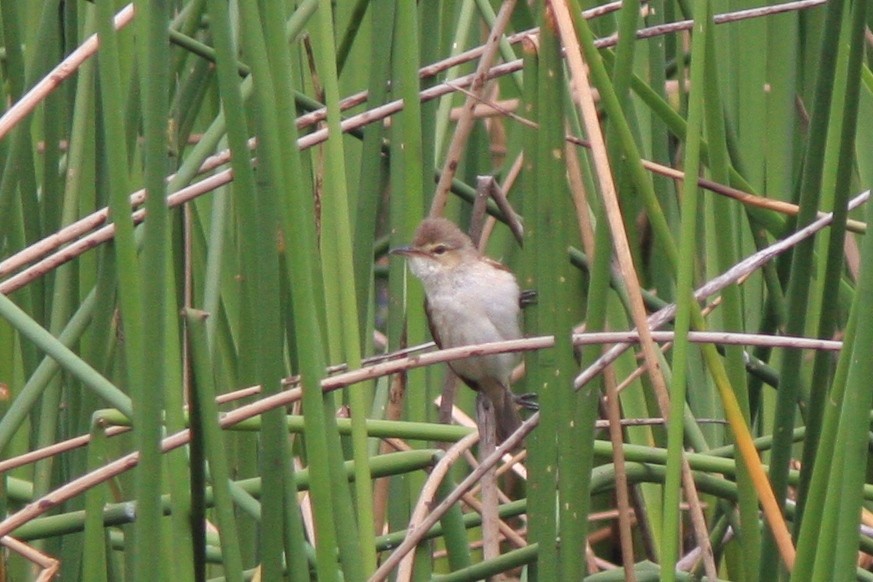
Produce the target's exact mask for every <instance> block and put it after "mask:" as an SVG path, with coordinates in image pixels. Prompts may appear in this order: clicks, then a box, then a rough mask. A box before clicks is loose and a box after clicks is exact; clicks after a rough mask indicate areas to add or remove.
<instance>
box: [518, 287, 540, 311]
mask: <svg viewBox="0 0 873 582" xmlns="http://www.w3.org/2000/svg"><path fill="white" fill-rule="evenodd" d="M536 304H537V290H536V289H525V290H523V291H522V292H521V295H519V297H518V306H519V307H521V308H522V309H524V308H525V307H527V306H528V305H536Z"/></svg>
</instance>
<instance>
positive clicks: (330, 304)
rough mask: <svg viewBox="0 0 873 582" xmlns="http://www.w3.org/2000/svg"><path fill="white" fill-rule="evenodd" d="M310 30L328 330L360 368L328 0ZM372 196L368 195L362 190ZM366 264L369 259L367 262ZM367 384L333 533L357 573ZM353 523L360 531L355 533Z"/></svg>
mask: <svg viewBox="0 0 873 582" xmlns="http://www.w3.org/2000/svg"><path fill="white" fill-rule="evenodd" d="M315 18H316V23H315V25H314V26H313V27H312V28H311V32H312V37H313V44H314V49H315V57H316V66H317V69H318V76H319V79H320V81H321V83H322V89H323V91H324V100H325V104H326V106H327V125H328V129H329V131H330V137H329V138H328V140H327V142H326V143H325V144H324V158H323V160H324V165H325V172H324V176H323V184H322V185H323V194H322V203H323V211H322V215H321V216H322V232H324V233H325V234H326V236H322V238H321V241H322V248H323V254H322V257H323V261H324V272H325V273H326V274H328V275H327V276H326V277H325V280H324V290H325V303H326V306H327V308H328V309H329V310H336V311H337V312H338V315H339V322H338V323H339V324H340V325H339V328H338V329H328V337H329V341H330V343H331V345H334V346H336V352H335V353H336V354H337V355H339V356H340V357H339V358H338V359H337V360H336V361H344V362H346V363H347V364H348V366H349V368H352V369H354V368H359V367H360V366H361V352H362V350H361V336H360V333H359V331H358V326H359V316H358V315H359V314H358V304H357V300H356V297H355V291H356V286H355V271H354V261H353V253H352V228H351V223H350V220H349V201H348V196H349V193H348V191H347V189H346V180H347V177H346V167H345V158H344V152H343V141H342V140H343V136H342V131H341V128H340V111H339V80H338V78H337V76H338V73H337V68H336V54H335V51H334V44H333V42H334V25H333V17H332V14H331V3H330V1H329V0H322V2H321V4H320V5H319V10H318V12H317V13H316V15H315ZM366 195H368V196H372V193H366ZM368 262H369V261H368ZM371 387H372V383H371V382H364V383H361V384H360V385H357V386H352V387H350V389H349V391H348V394H349V401H350V404H351V412H352V448H353V454H354V459H355V471H356V474H355V493H356V502H357V506H356V513H357V524H355V520H354V519H353V516H352V514H351V512H346V513H340V514H338V515H337V518H338V520H339V521H338V522H337V533H338V535H340V536H351V537H352V538H354V539H355V541H356V542H357V543H358V544H359V545H358V548H359V551H360V559H361V560H362V562H363V563H362V564H361V565H360V567H361V568H362V570H358V571H360V573H361V574H365V573H371V572H373V571H375V570H376V552H375V549H374V546H375V532H374V530H373V523H374V517H373V491H372V486H371V481H370V474H369V469H368V467H367V458H368V449H367V427H366V419H367V413H368V412H369V408H370V407H369V402H368V400H369V398H368V395H369V394H370V393H371ZM356 527H357V530H358V535H357V536H354V535H353V533H352V532H353V531H354V530H355V528H356Z"/></svg>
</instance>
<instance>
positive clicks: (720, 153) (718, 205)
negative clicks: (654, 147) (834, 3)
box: [704, 34, 761, 580]
mask: <svg viewBox="0 0 873 582" xmlns="http://www.w3.org/2000/svg"><path fill="white" fill-rule="evenodd" d="M714 39H715V35H714V34H709V35H707V38H706V43H707V50H706V67H705V71H706V72H705V74H706V85H705V87H704V91H705V92H706V94H705V102H706V106H705V108H704V109H705V113H704V114H705V117H706V121H705V124H706V134H707V138H708V143H709V145H710V147H709V153H710V155H709V167H710V168H711V171H712V179H713V180H714V181H716V182H718V183H721V184H727V183H729V181H730V176H729V174H730V172H729V168H730V158H729V156H728V151H727V136H726V129H725V121H724V117H723V113H722V112H723V110H724V109H723V107H722V100H721V90H720V86H719V82H718V71H719V70H720V69H719V67H718V60H717V53H716V50H715V40H714ZM740 215H741V209H738V208H737V207H736V204H735V203H733V201H731V200H728V199H727V198H725V197H723V196H714V197H712V199H711V217H712V221H711V222H709V223H708V224H709V225H710V226H711V227H712V238H710V239H709V240H710V241H711V246H713V247H715V248H714V249H713V250H714V254H715V268H716V270H717V271H718V272H725V271H727V270H728V269H729V268H730V267H731V266H732V265H734V264H736V263H737V262H738V261H739V260H740V257H739V256H738V249H739V244H738V240H737V239H738V236H737V230H738V229H737V224H739V221H738V217H739V216H740ZM721 297H722V308H721V310H720V313H721V317H722V321H723V322H724V329H725V330H726V331H736V332H742V331H744V320H743V303H742V297H741V295H740V290H739V288H738V287H737V286H730V287H728V288H726V289H725V290H724V291H722V294H721ZM724 354H725V360H726V362H725V363H726V368H727V370H726V371H727V374H728V379H729V381H730V385H731V386H732V387H733V389H734V393H735V394H736V397H737V401H738V402H739V403H740V407H741V408H742V412H743V416H744V417H745V419H746V423H747V424H751V414H750V411H749V396H748V387H747V382H746V370H745V364H744V362H743V357H744V356H743V348H742V347H741V346H724ZM737 490H738V495H739V504H740V525H741V527H742V530H741V531H740V534H741V535H740V536H738V538H739V542H740V545H741V547H742V552H743V555H744V559H743V560H742V567H743V570H742V574H743V576H744V577H745V578H746V579H748V580H754V579H755V577H756V576H757V573H758V568H759V562H760V553H759V552H760V550H761V535H760V528H759V526H758V519H759V518H758V496H757V494H756V492H755V489H754V485H753V483H752V481H751V478H750V477H749V472H748V469H747V467H746V464H745V463H739V464H738V466H737ZM720 543H721V542H720V540H719V541H718V543H716V544H714V545H716V546H717V545H718V544H720Z"/></svg>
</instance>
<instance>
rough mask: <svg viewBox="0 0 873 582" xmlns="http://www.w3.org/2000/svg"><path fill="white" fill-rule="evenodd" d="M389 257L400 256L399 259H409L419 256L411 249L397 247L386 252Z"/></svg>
mask: <svg viewBox="0 0 873 582" xmlns="http://www.w3.org/2000/svg"><path fill="white" fill-rule="evenodd" d="M388 254H389V255H400V256H401V257H409V256H412V255H416V254H419V251H417V250H415V249H414V248H413V247H410V246H405V247H397V248H396V249H391V250H390V251H388Z"/></svg>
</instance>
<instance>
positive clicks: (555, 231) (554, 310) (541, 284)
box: [524, 5, 578, 580]
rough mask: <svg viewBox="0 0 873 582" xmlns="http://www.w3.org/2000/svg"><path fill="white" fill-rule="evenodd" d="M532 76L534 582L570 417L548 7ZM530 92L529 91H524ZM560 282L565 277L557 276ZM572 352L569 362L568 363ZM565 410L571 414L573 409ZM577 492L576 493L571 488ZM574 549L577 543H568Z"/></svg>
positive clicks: (549, 570)
mask: <svg viewBox="0 0 873 582" xmlns="http://www.w3.org/2000/svg"><path fill="white" fill-rule="evenodd" d="M536 72H537V79H536V81H533V80H532V79H531V80H528V79H525V86H527V85H528V83H530V84H531V85H534V86H535V87H536V91H537V92H536V97H535V98H536V106H535V107H536V111H537V112H538V115H537V116H536V117H535V119H536V121H537V123H538V125H539V130H538V131H537V132H536V133H535V134H533V135H532V136H531V138H532V139H531V142H529V144H530V145H531V146H532V147H529V148H528V149H527V155H528V156H530V157H531V158H532V160H533V164H534V165H533V168H532V171H533V172H535V173H536V189H535V190H532V191H530V192H528V195H529V196H531V197H532V199H529V200H528V201H526V204H525V213H526V215H527V217H528V225H529V226H528V228H527V232H526V239H527V241H526V242H527V244H526V248H525V250H526V252H527V253H530V255H529V256H532V257H533V261H534V263H533V267H532V269H531V270H530V271H529V273H530V275H531V276H532V277H533V280H532V281H531V282H528V281H525V282H524V286H525V287H528V286H529V283H531V284H532V286H533V287H534V288H535V289H536V290H537V294H538V295H537V305H536V306H535V307H534V308H533V309H530V310H528V313H527V314H526V317H527V322H528V333H531V334H533V335H545V334H554V336H555V347H554V348H553V349H550V350H543V351H537V352H534V353H532V354H530V356H529V357H528V371H527V374H528V385H529V387H530V388H531V389H532V390H533V391H534V392H536V393H537V398H538V403H539V407H540V424H539V426H538V427H537V430H536V431H534V432H533V433H531V435H530V436H529V437H528V439H527V445H528V475H529V480H528V528H529V536H530V541H531V542H532V543H536V544H538V547H539V552H538V560H537V566H536V570H535V575H536V578H534V579H539V580H558V579H560V578H561V575H560V573H561V572H562V571H563V557H564V553H565V552H564V551H562V550H561V544H559V535H558V534H559V527H560V523H559V521H558V519H560V520H561V521H563V520H564V519H571V517H570V516H569V515H566V514H565V513H564V512H562V513H561V514H560V518H559V517H558V516H557V515H556V513H555V510H556V508H558V507H559V505H558V504H559V503H562V502H563V501H562V500H563V496H564V495H570V494H571V493H570V492H569V491H563V490H561V491H559V490H558V485H559V483H558V475H557V471H558V467H557V465H558V454H559V449H558V439H557V436H558V435H559V434H561V431H562V430H564V429H565V428H566V427H565V426H564V424H563V423H562V420H563V421H564V422H566V421H567V420H569V419H568V418H562V415H561V408H562V407H563V406H566V402H564V401H563V399H562V398H561V394H562V393H563V394H565V395H567V394H569V393H570V391H569V389H568V386H569V385H570V383H571V382H572V370H573V369H574V368H575V363H574V362H573V361H572V353H573V350H572V346H571V345H570V341H571V339H570V334H569V329H568V324H570V323H572V321H568V320H567V319H566V314H565V313H563V312H562V305H563V303H562V302H563V301H566V290H565V286H567V285H569V284H570V280H567V279H566V278H565V275H566V266H567V261H566V256H565V252H566V243H567V241H566V238H565V237H564V235H565V233H566V232H567V230H568V229H567V228H566V220H567V213H566V212H564V211H563V208H564V204H561V202H562V200H563V201H565V200H566V199H567V198H568V196H567V184H566V179H565V175H564V173H565V168H564V161H563V153H564V151H565V150H564V146H563V141H564V136H563V134H564V115H563V113H564V91H565V90H566V88H565V86H564V83H563V79H564V77H563V63H562V61H561V49H560V45H559V42H558V38H557V32H556V31H555V28H554V21H553V18H552V16H551V14H550V12H549V9H548V8H547V7H546V5H543V7H542V8H541V11H540V46H539V63H538V66H537V68H536ZM527 94H528V95H531V93H530V92H528V93H527ZM562 279H563V280H562ZM568 356H569V357H570V363H571V365H572V367H568V365H567V357H568ZM569 412H571V413H572V412H573V407H571V408H570V411H569ZM573 494H574V495H575V492H574V493H573ZM566 551H569V552H575V551H578V548H566Z"/></svg>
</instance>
